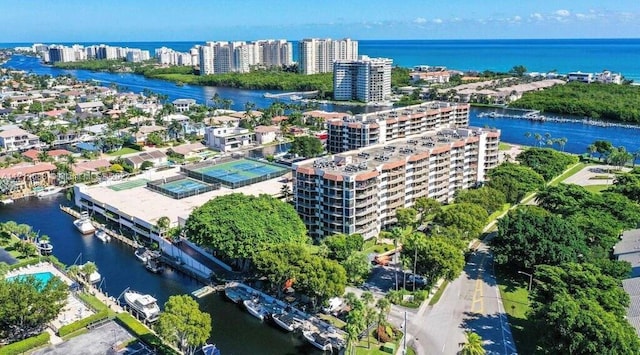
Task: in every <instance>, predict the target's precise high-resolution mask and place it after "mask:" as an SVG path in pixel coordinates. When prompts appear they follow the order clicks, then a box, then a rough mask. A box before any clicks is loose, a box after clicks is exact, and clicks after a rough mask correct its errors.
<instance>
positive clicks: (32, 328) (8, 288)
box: [0, 276, 69, 342]
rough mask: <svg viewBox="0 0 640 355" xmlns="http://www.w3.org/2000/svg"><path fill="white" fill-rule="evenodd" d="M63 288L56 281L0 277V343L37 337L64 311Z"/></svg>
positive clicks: (65, 292) (57, 279)
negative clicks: (36, 335) (35, 335)
mask: <svg viewBox="0 0 640 355" xmlns="http://www.w3.org/2000/svg"><path fill="white" fill-rule="evenodd" d="M68 292H69V291H68V287H67V285H66V284H65V283H64V282H63V281H62V280H60V279H59V278H58V277H52V278H51V279H50V280H49V281H48V282H46V283H43V282H42V281H39V280H37V279H36V278H35V277H33V276H26V277H18V278H16V279H12V280H6V279H4V277H0V339H1V340H5V341H8V342H14V341H18V340H22V339H25V338H28V337H30V336H32V335H34V334H37V333H40V332H42V331H43V330H44V328H45V327H46V326H47V323H49V322H50V321H52V320H53V319H55V318H56V317H57V316H58V314H59V313H60V311H61V310H62V308H63V307H64V305H65V303H66V299H67V295H68Z"/></svg>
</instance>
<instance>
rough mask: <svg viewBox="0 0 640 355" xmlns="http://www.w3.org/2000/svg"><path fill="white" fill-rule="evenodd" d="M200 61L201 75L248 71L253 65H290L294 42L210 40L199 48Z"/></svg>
mask: <svg viewBox="0 0 640 355" xmlns="http://www.w3.org/2000/svg"><path fill="white" fill-rule="evenodd" d="M199 62H200V75H209V74H220V73H229V72H239V73H247V72H249V71H250V70H251V68H252V67H253V66H261V67H280V66H283V65H291V64H292V63H293V56H292V46H291V43H290V42H287V41H286V40H259V41H255V42H253V43H246V42H241V41H240V42H207V43H206V44H205V45H204V46H201V47H200V48H199Z"/></svg>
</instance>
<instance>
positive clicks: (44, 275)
mask: <svg viewBox="0 0 640 355" xmlns="http://www.w3.org/2000/svg"><path fill="white" fill-rule="evenodd" d="M27 276H33V277H35V279H36V280H38V281H40V283H41V284H42V286H44V285H46V284H47V283H48V282H49V280H51V279H52V278H53V276H54V275H53V274H52V273H50V272H49V271H47V272H38V273H35V274H23V275H16V276H11V277H7V281H13V280H18V281H22V280H24V279H25V278H27Z"/></svg>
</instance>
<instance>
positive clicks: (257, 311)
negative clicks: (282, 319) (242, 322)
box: [242, 300, 268, 320]
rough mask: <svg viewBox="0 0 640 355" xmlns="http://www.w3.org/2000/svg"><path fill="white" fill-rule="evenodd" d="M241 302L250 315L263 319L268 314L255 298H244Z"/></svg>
mask: <svg viewBox="0 0 640 355" xmlns="http://www.w3.org/2000/svg"><path fill="white" fill-rule="evenodd" d="M242 303H244V306H245V307H247V311H249V313H250V314H251V315H252V316H254V317H256V318H258V319H260V320H264V317H265V316H266V315H267V314H268V312H267V310H266V309H265V308H264V307H263V306H262V305H261V304H260V302H259V301H257V300H245V301H243V302H242Z"/></svg>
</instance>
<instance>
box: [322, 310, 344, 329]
mask: <svg viewBox="0 0 640 355" xmlns="http://www.w3.org/2000/svg"><path fill="white" fill-rule="evenodd" d="M316 316H317V317H318V318H320V319H322V320H323V321H325V322H327V323H329V324H331V325H332V326H334V327H336V328H338V329H343V328H344V326H345V325H347V323H345V322H344V321H342V320H340V319H338V318H336V317H334V316H332V315H328V314H324V313H318V314H317V315H316Z"/></svg>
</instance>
